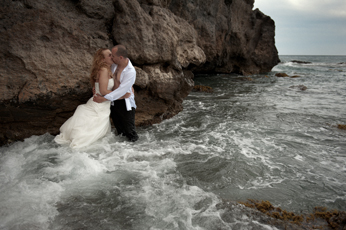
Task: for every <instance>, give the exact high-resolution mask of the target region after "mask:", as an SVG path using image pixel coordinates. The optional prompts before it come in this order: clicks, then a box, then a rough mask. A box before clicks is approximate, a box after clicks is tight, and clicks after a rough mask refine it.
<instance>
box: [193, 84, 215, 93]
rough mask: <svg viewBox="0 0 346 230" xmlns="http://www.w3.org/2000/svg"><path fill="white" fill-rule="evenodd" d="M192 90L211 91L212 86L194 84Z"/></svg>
mask: <svg viewBox="0 0 346 230" xmlns="http://www.w3.org/2000/svg"><path fill="white" fill-rule="evenodd" d="M192 91H194V92H206V93H212V92H213V88H211V87H210V86H204V85H195V86H194V87H193V90H192Z"/></svg>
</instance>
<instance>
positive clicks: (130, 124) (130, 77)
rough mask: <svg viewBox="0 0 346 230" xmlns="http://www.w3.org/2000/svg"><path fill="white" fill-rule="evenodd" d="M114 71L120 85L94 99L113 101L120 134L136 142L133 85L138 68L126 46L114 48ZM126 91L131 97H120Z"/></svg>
mask: <svg viewBox="0 0 346 230" xmlns="http://www.w3.org/2000/svg"><path fill="white" fill-rule="evenodd" d="M112 60H113V62H114V64H113V65H112V67H111V68H112V73H114V75H115V80H116V79H120V85H119V87H118V88H117V89H115V90H114V91H113V92H111V93H109V94H107V95H105V96H101V95H99V94H97V95H95V96H94V99H93V100H94V101H95V102H98V103H101V102H104V101H106V100H109V101H111V102H112V103H111V118H112V120H113V124H114V126H115V128H116V129H117V132H118V135H120V134H121V135H124V136H126V137H127V139H128V140H129V141H132V142H135V141H137V140H138V135H137V133H136V127H135V110H136V107H137V106H136V102H135V96H134V93H133V92H132V85H133V84H134V83H135V81H136V70H135V68H134V67H133V65H132V63H131V61H130V59H129V58H128V55H127V50H126V47H125V46H123V45H116V46H114V47H113V48H112ZM126 93H131V96H130V97H129V98H125V99H120V100H118V99H119V98H120V97H122V96H123V95H125V94H126Z"/></svg>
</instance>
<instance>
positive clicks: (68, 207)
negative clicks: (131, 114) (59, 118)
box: [0, 56, 346, 230]
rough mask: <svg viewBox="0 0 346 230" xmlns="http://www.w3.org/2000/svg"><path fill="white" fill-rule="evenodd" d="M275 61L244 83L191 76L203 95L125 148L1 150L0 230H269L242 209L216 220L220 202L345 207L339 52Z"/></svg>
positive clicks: (46, 142) (344, 103) (344, 104)
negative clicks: (204, 89) (203, 87)
mask: <svg viewBox="0 0 346 230" xmlns="http://www.w3.org/2000/svg"><path fill="white" fill-rule="evenodd" d="M280 59H281V60H282V61H283V62H282V63H280V64H279V65H278V66H276V67H274V69H273V71H272V72H270V73H268V74H266V75H254V76H250V77H251V78H252V79H253V81H248V80H247V79H244V77H242V76H237V75H201V76H196V77H195V79H194V80H195V84H196V85H199V84H200V85H207V86H211V87H212V88H213V89H214V93H211V94H210V93H200V92H192V93H191V94H190V95H189V96H188V97H187V98H186V100H185V101H184V111H183V112H181V113H180V114H178V115H177V116H175V117H173V118H172V119H170V120H165V121H163V122H162V123H161V124H157V125H153V126H151V127H146V128H138V133H139V136H140V140H139V141H138V142H136V143H129V142H126V141H125V140H124V139H122V138H120V137H115V136H113V135H109V136H107V137H105V138H103V139H102V140H100V141H98V142H97V143H95V144H94V145H92V146H89V147H87V148H83V149H80V150H72V149H70V148H69V147H67V146H60V145H57V144H55V143H54V141H53V138H54V137H53V136H51V135H49V134H45V135H42V136H33V137H31V138H28V139H26V140H25V141H24V142H17V143H15V144H13V145H11V146H9V147H2V148H0V153H1V155H0V181H1V185H0V192H1V193H0V194H1V195H0V205H1V207H2V208H1V209H0V210H1V211H0V229H64V230H65V229H152V230H156V229H275V227H272V226H268V225H266V224H263V223H260V221H259V220H258V219H256V218H255V217H253V216H250V215H248V213H247V212H246V211H244V208H243V207H242V206H235V205H230V210H228V212H230V216H231V218H230V217H228V218H225V215H224V214H225V212H226V211H225V210H224V209H220V208H218V205H217V204H219V203H221V202H225V200H230V201H246V200H247V199H255V200H268V201H270V202H271V203H272V204H273V205H275V206H280V207H281V208H283V209H287V210H290V211H295V212H303V211H312V209H313V207H315V206H326V207H328V208H330V209H339V210H346V208H345V207H346V144H345V140H346V131H345V130H340V129H337V127H336V126H337V125H338V124H346V117H345V114H346V100H345V98H346V84H345V83H346V64H339V63H341V62H345V61H346V57H345V56H335V57H331V56H298V57H294V56H281V57H280ZM291 60H300V61H310V62H312V63H311V64H298V63H293V62H290V61H291ZM277 72H285V73H287V74H289V75H290V76H292V75H299V76H300V77H299V78H277V77H275V76H274V75H275V73H277ZM299 85H304V86H306V87H307V89H306V90H305V91H302V90H300V89H299V88H297V87H292V86H299Z"/></svg>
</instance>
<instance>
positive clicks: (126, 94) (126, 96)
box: [118, 87, 135, 100]
mask: <svg viewBox="0 0 346 230" xmlns="http://www.w3.org/2000/svg"><path fill="white" fill-rule="evenodd" d="M132 93H135V90H134V89H133V87H132ZM129 97H131V93H125V95H124V96H122V97H121V98H119V99H118V100H120V99H125V98H129Z"/></svg>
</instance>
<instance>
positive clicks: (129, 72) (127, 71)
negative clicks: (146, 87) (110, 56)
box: [104, 59, 137, 111]
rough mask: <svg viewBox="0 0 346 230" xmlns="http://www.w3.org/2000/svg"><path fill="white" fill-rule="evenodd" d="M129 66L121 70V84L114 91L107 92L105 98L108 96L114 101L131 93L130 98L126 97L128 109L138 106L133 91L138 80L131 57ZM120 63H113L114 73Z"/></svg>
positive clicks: (108, 98)
mask: <svg viewBox="0 0 346 230" xmlns="http://www.w3.org/2000/svg"><path fill="white" fill-rule="evenodd" d="M128 60H129V63H128V64H127V66H126V67H125V68H124V70H123V71H122V72H121V75H120V86H119V87H118V88H117V89H115V90H114V91H113V92H111V93H109V94H106V95H105V96H104V98H106V99H107V100H109V101H112V105H113V101H115V100H117V99H119V98H120V97H122V96H124V95H125V94H126V93H131V96H130V97H129V98H125V103H126V108H127V110H128V111H129V110H131V109H132V107H133V108H137V106H136V102H135V95H134V94H133V92H132V85H133V84H135V81H136V70H135V67H133V65H132V63H131V61H130V59H128ZM117 67H118V65H116V64H113V65H112V66H111V70H112V73H114V72H115V70H116V69H117Z"/></svg>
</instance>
